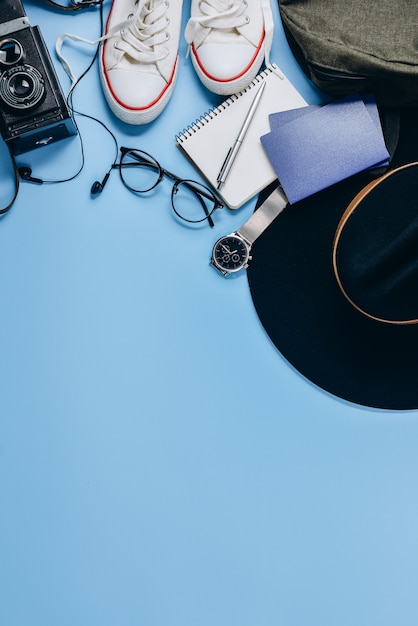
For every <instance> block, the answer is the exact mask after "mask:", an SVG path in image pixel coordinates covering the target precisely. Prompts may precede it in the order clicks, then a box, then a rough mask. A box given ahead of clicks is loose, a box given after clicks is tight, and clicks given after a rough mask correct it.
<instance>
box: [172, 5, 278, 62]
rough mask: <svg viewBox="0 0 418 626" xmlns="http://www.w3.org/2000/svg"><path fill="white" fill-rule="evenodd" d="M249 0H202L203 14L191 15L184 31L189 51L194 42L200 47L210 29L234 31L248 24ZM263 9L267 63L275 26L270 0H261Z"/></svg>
mask: <svg viewBox="0 0 418 626" xmlns="http://www.w3.org/2000/svg"><path fill="white" fill-rule="evenodd" d="M248 2H251V0H248ZM248 2H247V0H202V2H201V3H200V5H199V8H200V11H201V12H202V14H203V15H200V16H197V17H191V18H190V19H189V21H188V23H187V26H186V30H185V33H184V37H185V39H186V42H187V43H188V44H189V51H190V46H191V44H192V43H193V44H194V45H195V46H196V47H198V46H199V45H200V44H201V43H202V42H203V41H204V39H205V37H206V35H207V32H208V30H210V29H217V30H225V31H232V30H234V29H238V28H240V27H241V26H244V25H245V24H247V23H248V21H249V17H248V15H247V14H246V11H247V7H248ZM261 9H262V12H263V17H264V28H265V38H266V41H265V50H266V63H268V62H269V59H268V55H269V51H270V47H271V41H272V38H273V28H274V24H273V23H272V19H271V8H270V0H261Z"/></svg>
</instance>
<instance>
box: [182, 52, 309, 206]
mask: <svg viewBox="0 0 418 626" xmlns="http://www.w3.org/2000/svg"><path fill="white" fill-rule="evenodd" d="M260 81H265V82H266V88H265V89H264V93H263V96H262V98H261V100H260V104H259V106H258V107H257V110H256V112H255V115H254V117H253V119H252V121H251V125H250V128H249V130H248V132H247V134H246V136H245V139H244V142H243V144H242V147H241V149H240V151H239V153H238V155H237V158H236V160H235V161H234V164H233V166H232V168H231V171H230V173H229V175H228V178H227V180H226V182H225V184H224V186H223V187H222V189H221V191H220V192H219V195H220V196H221V197H222V199H223V201H224V202H225V204H226V205H227V206H228V207H229V208H230V209H238V208H239V207H241V206H242V205H243V204H245V203H246V202H247V201H248V200H250V199H251V198H253V197H254V196H255V195H256V194H257V193H259V192H260V191H261V190H262V189H264V188H265V187H267V186H268V185H269V184H270V183H271V182H273V181H274V180H275V179H276V178H277V174H276V173H275V171H274V168H273V166H272V165H271V163H270V160H269V158H268V156H267V155H266V153H265V151H264V148H263V146H262V144H261V141H260V137H261V136H262V135H265V134H266V133H268V132H269V131H270V125H269V115H270V114H271V113H276V112H279V111H285V110H288V109H297V108H300V107H304V106H307V102H306V101H305V100H304V98H302V96H301V95H300V93H299V92H298V91H297V89H296V88H295V87H294V85H293V84H292V83H291V82H290V81H289V79H288V78H287V77H286V76H285V75H284V74H283V72H282V71H281V70H280V69H279V68H278V67H277V65H275V64H272V65H268V66H267V68H266V69H265V70H264V71H263V72H261V73H260V74H259V75H258V76H256V78H255V79H254V80H253V81H252V83H250V85H249V86H248V87H247V88H246V89H244V90H243V91H241V92H239V93H238V94H235V95H233V96H230V97H229V98H228V99H227V100H225V101H224V102H223V103H222V104H220V105H219V106H218V107H216V108H215V109H212V110H211V111H208V112H207V113H206V114H205V115H204V116H203V117H202V118H201V119H199V120H197V121H196V122H195V123H194V124H192V125H191V126H189V127H188V128H187V129H186V130H184V131H183V132H182V133H180V134H179V135H177V136H176V145H177V147H178V148H179V149H180V150H181V151H182V152H183V153H184V154H185V155H186V156H187V157H188V158H189V159H190V161H191V162H192V163H193V165H194V166H195V168H196V169H197V170H198V171H199V172H200V174H201V175H202V176H203V177H204V178H205V179H206V180H207V181H208V183H209V184H210V185H211V186H212V187H214V188H215V189H216V187H217V182H216V179H217V176H218V173H219V170H220V169H221V167H222V164H223V163H224V161H225V157H226V155H227V153H228V150H229V148H230V147H231V146H232V144H233V143H234V140H235V139H236V137H237V134H238V133H239V130H240V128H241V125H242V123H243V121H244V119H245V116H246V113H247V111H248V109H249V107H250V105H251V102H252V100H253V99H254V94H255V92H256V90H257V87H258V86H259V84H260Z"/></svg>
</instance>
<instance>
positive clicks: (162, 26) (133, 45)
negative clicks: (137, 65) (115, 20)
mask: <svg viewBox="0 0 418 626" xmlns="http://www.w3.org/2000/svg"><path fill="white" fill-rule="evenodd" d="M167 9H168V4H167V2H166V1H165V0H139V2H138V6H137V9H136V11H135V14H134V15H132V16H130V17H129V18H127V20H126V21H124V22H122V23H121V24H118V25H117V26H115V27H114V28H112V30H111V31H110V32H109V33H108V34H107V35H106V36H105V38H106V39H108V38H109V37H112V36H114V35H115V34H118V35H119V39H118V40H117V41H116V42H115V44H114V45H115V48H117V49H118V50H122V51H123V52H125V53H126V54H128V55H129V56H130V57H132V58H133V59H135V60H136V61H140V62H141V63H156V62H157V61H161V60H162V59H164V58H165V57H166V56H167V55H168V50H167V49H166V48H165V47H162V46H161V44H164V43H166V42H167V41H168V39H169V34H168V32H167V27H168V25H169V24H170V21H169V19H168V18H167V17H166V13H167Z"/></svg>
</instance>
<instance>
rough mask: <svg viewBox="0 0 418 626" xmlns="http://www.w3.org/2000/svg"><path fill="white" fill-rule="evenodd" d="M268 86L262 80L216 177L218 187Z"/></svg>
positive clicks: (218, 187) (223, 181) (228, 169)
mask: <svg viewBox="0 0 418 626" xmlns="http://www.w3.org/2000/svg"><path fill="white" fill-rule="evenodd" d="M265 86H266V83H265V82H262V83H261V85H260V87H259V88H258V90H257V93H256V94H255V96H254V100H253V101H252V103H251V106H250V108H249V109H248V113H247V115H246V116H245V120H244V123H243V125H242V126H241V129H240V131H239V133H238V137H237V138H236V139H235V142H234V145H233V146H232V147H231V148H230V149H229V151H228V154H227V155H226V158H225V161H224V163H223V165H222V167H221V170H220V172H219V174H218V176H217V177H216V182H217V183H218V186H217V189H220V188H221V187H222V185H223V184H224V183H225V181H226V179H227V176H228V174H229V171H230V169H231V167H232V164H233V162H234V161H235V159H236V156H237V154H238V151H239V149H240V148H241V145H242V142H243V141H244V137H245V135H246V134H247V131H248V129H249V127H250V124H251V121H252V119H253V117H254V113H255V112H256V109H257V107H258V105H259V103H260V100H261V96H262V95H263V91H264V87H265Z"/></svg>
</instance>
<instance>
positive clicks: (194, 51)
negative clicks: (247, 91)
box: [192, 31, 265, 83]
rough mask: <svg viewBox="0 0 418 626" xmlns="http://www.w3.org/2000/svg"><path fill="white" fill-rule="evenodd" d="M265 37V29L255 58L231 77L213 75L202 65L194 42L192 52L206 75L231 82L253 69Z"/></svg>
mask: <svg viewBox="0 0 418 626" xmlns="http://www.w3.org/2000/svg"><path fill="white" fill-rule="evenodd" d="M264 39H265V32H264V31H263V35H262V37H261V39H260V42H259V44H258V46H257V49H256V51H255V53H254V56H253V58H252V59H251V61H250V62H249V63H248V65H247V67H246V68H245V69H243V70H242V72H240V73H239V74H237V75H236V76H232V77H231V78H216V76H212V75H211V74H209V72H208V71H207V70H206V69H205V67H204V66H203V65H202V62H201V60H200V59H199V56H198V54H197V52H196V48H195V47H194V44H192V52H193V54H194V57H195V59H196V61H197V64H198V65H199V68H200V69H201V70H202V72H203V74H205V76H207V77H208V78H209V79H210V80H214V81H216V82H217V83H229V82H232V81H234V80H237V79H238V78H241V76H245V74H246V73H247V72H248V71H249V70H250V69H251V66H252V65H253V64H254V62H255V60H256V58H257V57H258V55H259V54H260V50H261V48H262V46H263V43H264Z"/></svg>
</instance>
